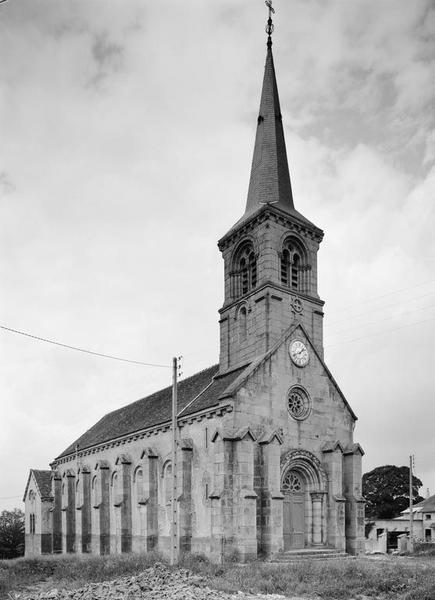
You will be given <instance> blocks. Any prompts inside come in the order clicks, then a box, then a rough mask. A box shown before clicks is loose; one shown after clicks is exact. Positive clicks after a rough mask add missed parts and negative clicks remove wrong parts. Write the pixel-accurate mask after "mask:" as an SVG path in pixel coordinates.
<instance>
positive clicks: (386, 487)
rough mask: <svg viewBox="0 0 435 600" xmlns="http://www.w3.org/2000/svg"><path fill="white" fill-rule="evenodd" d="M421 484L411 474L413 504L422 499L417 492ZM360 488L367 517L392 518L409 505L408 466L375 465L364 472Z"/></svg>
mask: <svg viewBox="0 0 435 600" xmlns="http://www.w3.org/2000/svg"><path fill="white" fill-rule="evenodd" d="M422 485H423V484H422V482H421V481H420V479H418V477H415V476H413V478H412V494H413V502H414V504H417V502H421V501H422V500H424V498H422V496H420V495H419V493H418V490H419V489H420V488H421V486H422ZM362 490H363V496H364V498H365V500H366V510H365V513H366V518H367V519H374V518H377V519H393V518H394V517H397V516H398V515H400V513H401V512H402V511H403V510H405V509H406V508H408V506H409V467H397V466H395V465H384V466H382V467H376V469H373V470H372V471H370V472H369V473H364V475H363V479H362Z"/></svg>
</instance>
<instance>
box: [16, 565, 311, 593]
mask: <svg viewBox="0 0 435 600" xmlns="http://www.w3.org/2000/svg"><path fill="white" fill-rule="evenodd" d="M11 598H17V600H18V599H19V600H48V599H51V600H169V599H170V600H235V599H237V600H254V599H255V600H285V596H281V595H278V594H268V595H264V594H258V595H257V594H256V595H252V594H245V593H243V592H238V593H237V594H227V593H225V592H220V591H217V590H212V589H211V588H210V587H208V586H207V582H206V580H205V579H203V578H202V577H198V576H196V575H193V574H192V573H190V572H189V571H186V570H185V569H178V570H176V571H172V570H170V569H168V568H167V567H166V566H165V565H163V564H161V563H157V564H156V565H155V566H154V567H151V568H149V569H146V570H145V571H143V572H142V573H140V575H135V576H132V577H121V578H119V579H113V580H112V581H103V582H99V583H89V584H88V585H86V586H84V587H82V588H77V589H73V590H66V589H60V590H57V589H53V590H50V591H48V592H47V591H45V592H39V593H38V592H28V593H21V594H16V595H15V596H14V595H11ZM291 600H302V599H298V598H293V599H291ZM305 600H306V599H305Z"/></svg>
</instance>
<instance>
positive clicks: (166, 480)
mask: <svg viewBox="0 0 435 600" xmlns="http://www.w3.org/2000/svg"><path fill="white" fill-rule="evenodd" d="M171 500H172V463H171V462H170V461H168V462H167V463H166V464H165V466H164V468H163V502H164V503H165V504H166V505H168V504H170V503H171Z"/></svg>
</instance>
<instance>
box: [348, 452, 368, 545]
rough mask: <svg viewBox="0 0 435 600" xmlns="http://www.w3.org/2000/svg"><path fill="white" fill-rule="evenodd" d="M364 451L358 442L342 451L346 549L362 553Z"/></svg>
mask: <svg viewBox="0 0 435 600" xmlns="http://www.w3.org/2000/svg"><path fill="white" fill-rule="evenodd" d="M363 455H364V451H363V449H362V448H361V446H360V445H359V444H351V445H350V446H348V447H347V448H346V449H345V451H344V470H343V488H344V489H343V492H344V494H343V495H344V497H345V498H346V503H345V531H346V551H347V552H348V553H349V554H362V553H363V552H364V551H365V547H364V505H365V500H364V498H363V497H362V495H361V481H362V465H361V459H362V456H363Z"/></svg>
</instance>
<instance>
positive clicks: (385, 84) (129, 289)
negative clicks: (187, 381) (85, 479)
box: [0, 0, 435, 509]
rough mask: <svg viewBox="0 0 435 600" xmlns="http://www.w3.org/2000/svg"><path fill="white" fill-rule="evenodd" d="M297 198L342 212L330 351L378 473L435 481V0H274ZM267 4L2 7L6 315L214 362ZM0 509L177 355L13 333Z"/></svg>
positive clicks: (306, 209)
mask: <svg viewBox="0 0 435 600" xmlns="http://www.w3.org/2000/svg"><path fill="white" fill-rule="evenodd" d="M274 5H275V8H276V15H275V34H274V46H273V49H274V56H275V65H276V70H277V76H278V85H279V89H280V95H281V106H282V111H283V120H284V123H285V128H286V139H287V151H288V156H289V162H290V170H291V177H292V184H293V190H294V197H295V204H296V207H297V209H298V210H299V211H301V212H302V213H303V214H304V215H306V216H307V217H308V218H309V219H311V220H313V221H314V222H315V223H316V224H317V225H318V226H320V227H322V228H323V229H324V230H325V239H324V241H323V243H322V245H321V249H320V253H319V268H320V276H319V277H320V281H319V291H320V294H321V297H322V298H323V299H324V300H325V301H326V305H325V357H326V362H327V364H328V366H329V367H330V369H331V370H332V372H333V374H334V375H335V377H336V379H337V380H338V382H339V384H340V386H341V387H342V389H343V391H344V393H345V394H346V396H347V398H348V400H349V402H350V404H351V405H352V407H353V409H354V411H355V412H356V413H357V415H358V416H359V421H358V423H357V428H356V431H355V439H356V440H357V441H359V442H360V443H361V444H362V446H363V447H364V448H365V450H366V456H365V462H364V470H366V471H367V470H370V469H372V468H374V467H376V466H379V465H382V464H386V463H392V464H397V465H402V464H407V461H408V456H409V454H410V453H414V454H415V461H416V473H417V475H418V476H419V477H420V478H421V479H422V480H423V484H424V488H423V490H422V491H423V492H425V490H426V488H427V487H428V488H430V491H431V493H435V464H434V461H433V454H434V441H433V440H434V434H433V423H434V422H435V403H434V401H435V380H434V375H433V369H434V367H435V360H434V359H435V352H434V341H435V235H434V225H435V221H434V217H435V215H434V206H435V204H434V195H435V194H434V192H435V168H434V165H435V111H434V108H433V107H434V103H435V87H434V85H433V82H434V81H435V38H434V36H433V32H434V31H435V2H434V1H433V0H413V1H412V2H409V1H406V0H341V1H339V0H291V1H290V0H276V2H274ZM266 17H267V12H266V8H265V6H264V2H263V0H255V1H254V0H249V1H248V0H231V1H230V0H211V1H208V2H204V1H203V0H196V1H195V0H184V1H183V2H181V1H180V0H159V2H151V1H150V0H123V1H121V0H117V1H116V0H104V1H103V0H74V2H69V1H67V0H61V1H59V0H51V1H50V0H8V2H6V3H3V4H0V56H1V61H0V102H1V108H0V132H1V133H0V135H1V145H0V279H1V294H0V325H2V326H7V327H10V328H14V329H18V330H21V331H25V332H29V333H31V334H33V335H36V336H42V337H45V338H50V339H54V340H58V341H60V342H63V343H66V344H70V345H74V346H80V347H82V348H88V349H90V350H94V351H97V352H101V353H107V354H112V355H117V356H120V357H126V358H129V359H133V360H138V361H144V362H150V363H157V364H163V365H169V364H170V362H171V357H172V356H174V355H178V354H182V355H183V356H184V374H185V376H186V375H189V374H192V373H194V372H196V371H197V370H200V369H202V368H205V367H207V366H209V365H211V364H213V363H215V362H216V361H217V358H218V324H217V320H218V314H217V310H218V308H219V307H220V306H221V304H222V299H223V289H222V283H223V264H222V260H221V257H220V254H219V251H218V249H217V246H216V241H217V239H218V238H219V237H220V236H222V235H223V234H224V233H225V232H226V231H227V230H228V229H229V228H230V227H231V226H232V225H233V224H234V222H235V221H236V220H237V219H238V218H239V217H240V216H241V215H242V213H243V210H244V206H245V201H246V193H247V187H248V180H249V170H250V162H251V157H252V149H253V143H254V134H255V127H256V117H257V111H258V105H259V98H260V86H261V80H262V75H263V66H264V59H265V50H266V47H265V41H266V35H265V33H264V25H265V20H266ZM0 364H1V370H0V373H1V376H0V402H1V418H0V473H1V479H0V481H1V483H0V509H3V508H11V507H13V506H20V505H21V497H22V493H23V490H24V486H25V483H26V478H27V474H28V469H29V468H30V467H33V468H48V464H49V462H50V461H51V460H52V459H53V458H54V457H55V456H56V455H58V454H59V453H60V452H61V451H62V450H64V448H65V447H66V446H68V445H69V444H70V443H71V442H72V441H73V440H74V439H75V438H76V437H77V436H78V435H79V434H81V433H82V432H83V431H84V430H85V429H87V428H88V427H89V426H91V425H92V424H93V423H94V422H95V421H96V420H98V419H99V418H100V417H101V416H102V415H103V414H104V413H106V412H108V411H111V410H113V409H115V408H117V407H119V406H121V405H123V404H127V403H129V402H131V401H134V400H135V399H137V398H139V397H142V396H144V395H147V394H148V393H150V392H152V391H154V390H156V389H158V388H160V387H162V386H165V385H168V384H169V383H170V369H168V368H162V367H155V368H151V367H145V366H135V365H131V364H127V363H121V362H115V361H112V360H108V359H104V358H97V357H92V356H89V355H85V354H80V353H77V352H73V351H70V350H66V349H61V348H57V347H54V346H51V345H48V344H45V343H42V342H37V341H34V340H31V339H29V338H25V337H22V336H19V335H16V334H13V333H10V332H7V331H5V330H1V331H0Z"/></svg>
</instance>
